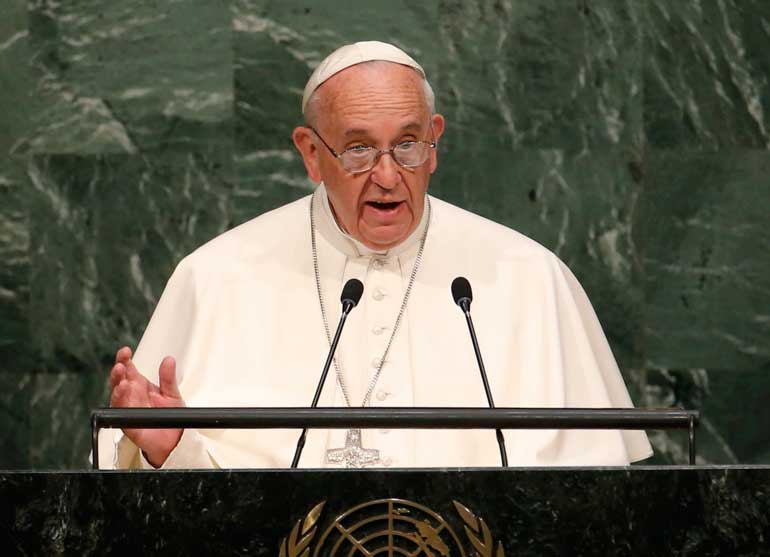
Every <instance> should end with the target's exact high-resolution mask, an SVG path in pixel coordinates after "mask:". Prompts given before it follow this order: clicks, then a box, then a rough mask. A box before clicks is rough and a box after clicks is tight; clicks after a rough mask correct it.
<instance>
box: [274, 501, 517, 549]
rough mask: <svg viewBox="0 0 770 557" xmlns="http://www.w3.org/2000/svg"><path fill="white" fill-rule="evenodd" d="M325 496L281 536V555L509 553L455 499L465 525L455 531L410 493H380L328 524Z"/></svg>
mask: <svg viewBox="0 0 770 557" xmlns="http://www.w3.org/2000/svg"><path fill="white" fill-rule="evenodd" d="M325 503H326V502H322V503H319V504H318V505H316V506H315V507H314V508H313V509H311V510H310V512H308V514H307V515H306V516H305V517H304V519H301V520H298V521H297V522H296V523H295V525H294V527H293V529H292V530H291V533H290V534H289V535H288V536H287V537H286V538H284V539H283V540H282V541H281V546H280V551H279V556H280V557H334V556H342V555H345V556H347V557H362V556H370V555H371V556H374V555H379V556H382V557H393V556H396V555H411V556H423V557H439V556H441V557H447V556H459V557H504V555H505V553H504V550H503V546H502V544H501V543H500V542H497V544H495V542H494V539H493V536H492V533H491V531H490V529H489V527H488V526H487V524H486V522H485V521H484V519H483V518H481V517H478V516H476V515H475V514H474V513H473V512H472V511H471V510H470V509H468V508H467V507H465V506H464V505H462V504H461V503H459V502H457V501H452V507H453V509H454V512H455V513H456V514H457V516H458V517H459V519H460V524H461V526H462V529H458V531H457V532H456V531H455V529H453V528H452V526H451V525H450V524H449V523H448V522H447V521H446V520H444V518H442V516H441V515H440V514H438V513H437V512H435V511H434V510H432V509H429V508H428V507H426V506H424V505H421V504H418V503H415V502H413V501H409V500H406V499H392V498H391V499H377V500H373V501H368V502H366V503H363V504H360V505H358V506H356V507H353V508H351V509H348V510H346V511H344V512H343V513H342V514H340V515H339V516H337V517H336V518H335V519H334V520H332V521H331V522H330V523H329V524H328V525H326V524H324V523H323V521H322V520H321V519H322V514H323V508H324V506H325Z"/></svg>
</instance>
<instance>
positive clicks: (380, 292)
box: [372, 288, 385, 302]
mask: <svg viewBox="0 0 770 557" xmlns="http://www.w3.org/2000/svg"><path fill="white" fill-rule="evenodd" d="M384 297H385V291H384V290H383V289H382V288H376V289H375V290H374V293H373V294H372V298H374V299H375V300H377V301H378V302H379V301H380V300H382V299H383V298H384Z"/></svg>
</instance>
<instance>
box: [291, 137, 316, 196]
mask: <svg viewBox="0 0 770 557" xmlns="http://www.w3.org/2000/svg"><path fill="white" fill-rule="evenodd" d="M291 138H292V140H293V141H294V146H295V147H296V148H297V151H299V154H300V155H302V161H303V162H304V163H305V170H306V171H307V176H308V178H310V179H311V180H312V181H313V182H315V183H316V184H318V183H320V182H321V170H320V168H319V165H318V147H316V144H315V142H314V141H313V130H311V129H310V128H306V127H304V126H300V127H297V128H294V131H293V132H292V134H291Z"/></svg>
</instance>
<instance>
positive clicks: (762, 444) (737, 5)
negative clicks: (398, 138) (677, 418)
mask: <svg viewBox="0 0 770 557" xmlns="http://www.w3.org/2000/svg"><path fill="white" fill-rule="evenodd" d="M371 38H378V39H382V40H387V41H390V42H394V43H396V44H399V45H401V46H402V47H403V48H405V49H406V50H407V51H409V52H410V53H412V54H413V55H414V56H415V57H416V58H417V59H418V60H420V61H421V62H422V63H423V65H424V66H425V68H426V70H427V72H428V74H429V76H430V78H431V81H432V83H433V85H434V88H435V89H436V91H437V96H438V102H437V104H438V107H439V110H440V111H441V112H442V113H444V114H445V115H446V117H447V119H448V130H447V133H446V134H445V136H444V137H445V140H444V141H443V142H442V146H441V164H440V169H439V171H438V173H437V174H436V176H435V178H434V181H433V183H432V189H433V192H434V193H435V194H437V195H439V196H441V197H444V198H446V199H447V200H449V201H451V202H454V203H457V204H460V205H462V206H464V207H467V208H469V209H471V210H473V211H476V212H478V213H480V214H482V215H485V216H487V217H490V218H492V219H494V220H497V221H500V222H503V223H505V224H507V225H509V226H511V227H514V228H516V229H518V230H521V231H523V232H524V233H526V234H528V235H530V236H532V237H534V238H536V239H537V240H539V241H541V242H542V243H544V244H545V245H547V246H549V247H550V248H551V249H553V250H555V251H556V252H557V253H558V254H559V255H560V257H561V258H562V259H564V260H565V261H566V262H567V263H568V264H569V265H570V266H571V267H572V269H573V270H574V271H575V273H576V274H577V275H578V277H579V278H580V280H581V281H582V283H583V284H584V286H585V287H586V290H587V291H588V293H589V295H590V297H591V299H592V300H593V302H594V304H595V307H596V309H597V312H598V313H599V316H600V319H601V321H602V323H603V325H604V327H605V329H606V332H607V335H608V337H609V338H610V341H611V343H612V346H613V349H614V351H615V353H616V355H617V357H618V359H619V361H620V363H621V366H622V368H623V371H624V374H625V377H626V379H627V381H628V383H629V385H630V387H631V390H632V393H633V397H634V400H635V402H636V403H637V404H639V405H646V406H658V405H660V406H669V405H676V404H680V405H683V406H685V407H688V408H699V409H701V410H703V412H704V413H705V420H704V423H703V425H702V427H701V437H700V456H701V459H702V460H703V461H704V462H718V463H729V462H735V461H739V462H768V461H770V428H768V427H767V424H769V423H770V404H767V400H768V394H767V393H768V392H770V279H768V272H769V271H770V258H768V253H770V232H769V231H768V228H767V226H766V225H767V222H768V217H767V216H768V207H769V206H770V204H769V203H768V201H770V151H768V147H770V116H768V114H770V83H769V80H770V78H769V77H768V76H770V55H768V54H767V52H768V48H767V45H768V44H770V3H768V2H767V1H766V0H677V1H676V2H672V1H670V0H508V1H505V0H497V1H488V0H472V1H468V0H463V1H458V0H430V1H424V2H406V1H402V0H389V1H387V2H384V1H377V2H365V3H361V2H348V1H331V0H326V1H324V2H319V1H313V2H311V1H300V0H290V1H287V0H280V1H278V0H276V1H268V0H259V1H257V0H232V1H215V0H176V1H165V2H157V1H154V0H127V1H125V2H109V1H107V0H71V1H67V2H59V1H54V0H28V1H27V0H0V153H2V155H0V261H2V264H1V265H0V424H2V425H0V467H2V468H14V467H35V468H42V467H44V468H69V467H80V466H83V465H84V463H85V458H86V454H87V452H88V449H87V446H88V445H87V443H88V436H89V430H88V416H89V411H90V408H92V407H94V406H98V405H101V404H103V403H104V402H105V401H106V400H107V396H108V390H107V373H108V368H109V364H110V361H111V359H112V353H113V351H114V349H115V348H116V347H117V346H119V345H121V344H135V343H136V341H137V340H138V338H139V336H140V335H141V332H142V330H143V327H144V325H145V323H146V321H147V319H148V317H149V315H150V313H151V311H152V308H153V307H154V304H155V302H156V301H157V298H158V296H159V294H160V292H161V290H162V287H163V285H164V283H165V280H166V278H167V276H168V275H169V274H170V272H171V270H172V269H173V267H174V265H175V264H176V262H177V261H178V260H179V259H180V258H181V257H182V256H183V255H184V254H186V253H187V252H189V251H191V250H192V249H194V248H195V247H196V246H197V245H200V244H201V243H203V242H204V241H205V240H206V239H208V238H210V237H211V236H213V235H215V234H217V233H219V232H221V231H224V230H226V229H227V228H230V227H232V226H234V225H236V224H238V223H241V222H243V221H245V220H247V219H249V218H251V217H253V216H255V215H257V214H259V213H261V212H263V211H265V210H267V209H270V208H272V207H275V206H278V205H280V204H283V203H285V202H287V201H291V200H293V199H296V198H298V197H300V196H303V195H305V194H306V193H307V192H309V191H310V188H311V185H310V184H309V183H308V181H307V180H306V178H305V176H304V173H303V168H302V165H301V162H300V160H299V158H298V156H297V155H296V154H295V153H294V151H293V147H292V144H291V141H290V138H289V133H290V130H291V129H292V128H293V127H294V126H295V125H296V124H297V123H298V122H299V121H300V115H299V109H298V106H299V102H300V96H301V90H302V88H303V86H304V82H305V80H306V79H307V76H308V75H309V73H310V71H311V68H312V67H313V66H314V64H316V63H317V62H318V61H320V59H321V58H322V57H323V56H324V55H325V54H326V53H327V52H329V51H330V50H332V49H333V48H334V47H336V46H337V45H339V44H342V43H345V42H350V41H354V40H361V39H371ZM653 441H654V443H655V446H656V449H657V450H658V456H657V459H658V461H660V462H684V461H685V455H686V453H685V449H684V447H685V446H684V439H683V438H682V437H681V436H679V435H677V434H673V435H670V434H658V433H656V434H653Z"/></svg>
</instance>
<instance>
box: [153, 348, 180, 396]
mask: <svg viewBox="0 0 770 557" xmlns="http://www.w3.org/2000/svg"><path fill="white" fill-rule="evenodd" d="M158 376H159V386H160V395H161V396H164V397H168V398H171V399H178V400H181V399H182V395H181V394H180V393H179V386H178V385H177V382H176V361H175V360H174V358H172V357H171V356H166V357H165V358H163V361H162V362H161V363H160V369H159V370H158Z"/></svg>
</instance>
